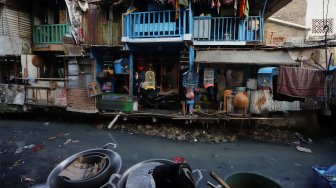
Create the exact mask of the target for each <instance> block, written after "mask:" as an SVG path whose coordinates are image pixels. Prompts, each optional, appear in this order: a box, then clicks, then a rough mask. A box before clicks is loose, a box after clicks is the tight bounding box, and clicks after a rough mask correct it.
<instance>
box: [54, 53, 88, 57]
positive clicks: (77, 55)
mask: <svg viewBox="0 0 336 188" xmlns="http://www.w3.org/2000/svg"><path fill="white" fill-rule="evenodd" d="M55 56H56V57H59V58H71V57H83V58H84V57H89V56H88V55H83V54H75V55H55Z"/></svg>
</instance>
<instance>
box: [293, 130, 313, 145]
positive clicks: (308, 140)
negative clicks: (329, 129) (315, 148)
mask: <svg viewBox="0 0 336 188" xmlns="http://www.w3.org/2000/svg"><path fill="white" fill-rule="evenodd" d="M294 136H295V137H297V138H298V139H300V140H301V141H302V142H304V143H307V144H311V143H313V140H312V139H310V138H308V137H305V136H303V135H301V134H300V133H297V132H296V133H294Z"/></svg>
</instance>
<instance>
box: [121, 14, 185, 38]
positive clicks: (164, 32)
mask: <svg viewBox="0 0 336 188" xmlns="http://www.w3.org/2000/svg"><path fill="white" fill-rule="evenodd" d="M190 20H191V14H190V10H188V9H184V10H178V11H172V10H165V11H151V12H134V13H130V14H124V15H123V38H122V41H123V42H178V41H183V40H191V27H189V26H190V23H189V22H190Z"/></svg>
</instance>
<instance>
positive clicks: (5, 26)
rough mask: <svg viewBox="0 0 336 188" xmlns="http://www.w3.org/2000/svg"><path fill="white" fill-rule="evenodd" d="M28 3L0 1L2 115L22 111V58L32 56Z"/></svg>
mask: <svg viewBox="0 0 336 188" xmlns="http://www.w3.org/2000/svg"><path fill="white" fill-rule="evenodd" d="M30 3H31V2H30V1H24V2H20V3H19V1H16V0H12V1H0V98H1V100H0V106H1V111H16V110H18V109H22V107H23V104H24V97H25V90H24V87H23V82H22V80H21V79H20V78H22V76H23V72H22V70H21V56H22V55H23V54H31V9H30V6H29V4H30Z"/></svg>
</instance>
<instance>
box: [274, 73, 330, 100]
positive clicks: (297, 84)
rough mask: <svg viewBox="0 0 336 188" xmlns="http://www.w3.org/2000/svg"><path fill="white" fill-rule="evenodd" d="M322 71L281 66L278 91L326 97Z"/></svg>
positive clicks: (294, 94)
mask: <svg viewBox="0 0 336 188" xmlns="http://www.w3.org/2000/svg"><path fill="white" fill-rule="evenodd" d="M324 82H325V77H324V75H323V72H322V71H319V70H310V69H302V68H297V67H280V71H279V78H278V88H277V92H278V93H281V94H284V95H288V96H292V97H324Z"/></svg>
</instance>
